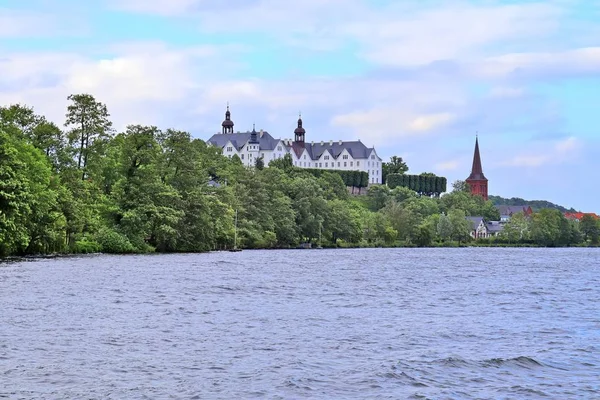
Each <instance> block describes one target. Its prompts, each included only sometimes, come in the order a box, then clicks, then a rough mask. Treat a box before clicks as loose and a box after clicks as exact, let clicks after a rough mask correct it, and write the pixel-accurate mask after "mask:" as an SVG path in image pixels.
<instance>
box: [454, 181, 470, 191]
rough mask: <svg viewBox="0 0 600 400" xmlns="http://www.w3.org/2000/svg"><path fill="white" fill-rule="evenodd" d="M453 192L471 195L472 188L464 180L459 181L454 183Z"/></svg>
mask: <svg viewBox="0 0 600 400" xmlns="http://www.w3.org/2000/svg"><path fill="white" fill-rule="evenodd" d="M452 191H453V192H464V193H471V187H470V186H469V184H468V183H467V182H465V181H462V180H457V181H454V182H453V183H452Z"/></svg>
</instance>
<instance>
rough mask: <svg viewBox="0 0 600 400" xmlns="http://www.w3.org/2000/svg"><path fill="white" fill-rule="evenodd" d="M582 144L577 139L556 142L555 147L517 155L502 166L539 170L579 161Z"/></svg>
mask: <svg viewBox="0 0 600 400" xmlns="http://www.w3.org/2000/svg"><path fill="white" fill-rule="evenodd" d="M581 146H582V144H581V143H580V141H579V140H578V139H577V138H575V137H568V138H566V139H563V140H560V141H556V142H555V143H554V144H553V145H543V146H540V147H541V148H539V149H538V150H537V151H536V152H531V151H528V152H524V153H521V154H517V155H515V156H513V157H512V158H509V159H508V160H507V161H505V162H503V163H502V165H504V166H508V167H530V168H538V167H543V166H546V165H550V164H551V165H560V164H564V163H568V162H571V161H573V160H577V157H578V155H579V150H580V149H581Z"/></svg>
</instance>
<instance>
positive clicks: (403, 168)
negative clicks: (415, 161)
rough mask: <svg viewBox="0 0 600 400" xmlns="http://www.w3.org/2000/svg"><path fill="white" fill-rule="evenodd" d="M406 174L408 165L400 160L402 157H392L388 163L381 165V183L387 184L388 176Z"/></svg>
mask: <svg viewBox="0 0 600 400" xmlns="http://www.w3.org/2000/svg"><path fill="white" fill-rule="evenodd" d="M406 172H408V165H406V163H405V162H404V160H402V157H398V156H392V157H390V161H389V162H384V163H382V165H381V175H382V182H383V183H386V182H387V176H388V174H405V173H406Z"/></svg>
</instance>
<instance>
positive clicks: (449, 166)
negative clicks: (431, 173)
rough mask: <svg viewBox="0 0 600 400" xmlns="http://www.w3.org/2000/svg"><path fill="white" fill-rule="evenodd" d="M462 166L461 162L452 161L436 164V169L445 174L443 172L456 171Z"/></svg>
mask: <svg viewBox="0 0 600 400" xmlns="http://www.w3.org/2000/svg"><path fill="white" fill-rule="evenodd" d="M460 165H461V163H460V161H458V160H450V161H445V162H441V163H437V164H435V166H434V168H435V169H436V170H437V171H441V172H442V173H443V172H447V171H454V170H456V169H458V167H459V166H460Z"/></svg>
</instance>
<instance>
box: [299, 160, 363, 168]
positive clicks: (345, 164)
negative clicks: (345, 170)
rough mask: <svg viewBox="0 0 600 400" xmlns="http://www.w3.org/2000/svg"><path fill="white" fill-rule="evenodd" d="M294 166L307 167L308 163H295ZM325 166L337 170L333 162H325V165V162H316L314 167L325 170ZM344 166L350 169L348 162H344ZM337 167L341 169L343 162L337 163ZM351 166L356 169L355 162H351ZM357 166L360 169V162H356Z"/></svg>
mask: <svg viewBox="0 0 600 400" xmlns="http://www.w3.org/2000/svg"><path fill="white" fill-rule="evenodd" d="M294 165H296V166H300V167H306V161H294ZM308 165H309V166H311V163H310V162H309V163H308ZM323 165H325V168H329V167H330V166H331V168H335V162H331V163H329V162H325V163H323V162H315V163H314V166H315V167H318V168H323ZM343 165H344V167H348V161H344V163H343ZM337 166H338V167H341V166H342V162H341V161H338V162H337ZM350 166H351V167H354V161H350ZM356 166H357V167H360V161H357V162H356Z"/></svg>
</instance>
